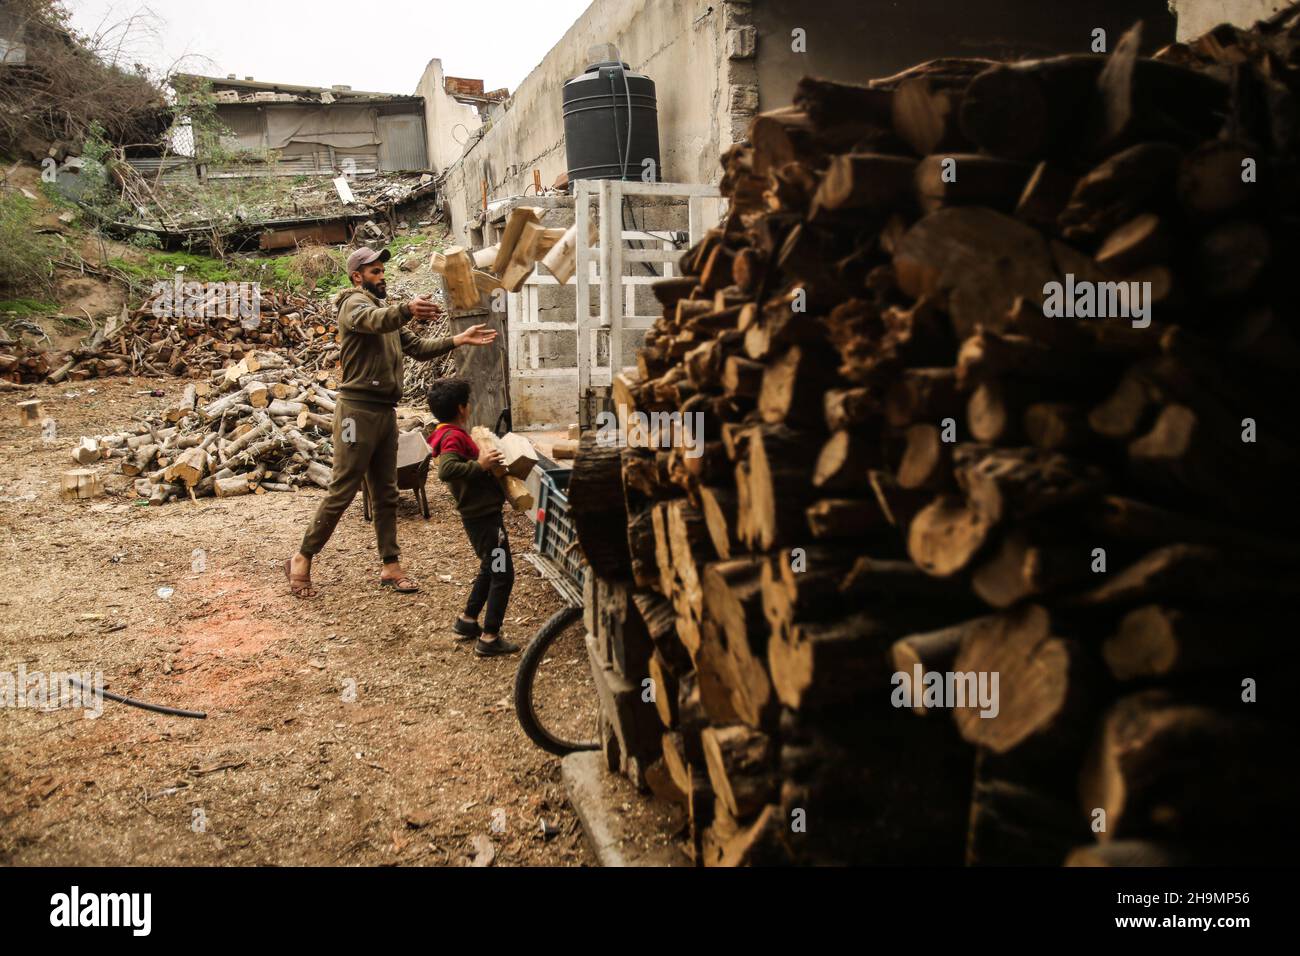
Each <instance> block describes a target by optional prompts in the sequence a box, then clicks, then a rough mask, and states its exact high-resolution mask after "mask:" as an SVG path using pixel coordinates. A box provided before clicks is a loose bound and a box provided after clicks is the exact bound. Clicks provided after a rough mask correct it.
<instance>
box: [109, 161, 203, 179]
mask: <svg viewBox="0 0 1300 956" xmlns="http://www.w3.org/2000/svg"><path fill="white" fill-rule="evenodd" d="M126 162H127V165H129V166H130V167H131V168H132V169H134V170H135V171H136V172H138V173H141V174H142V175H144V176H148V177H149V179H150V181H152V180H153V178H154V177H155V176H157V175H158V169H159V167H162V171H163V174H162V180H163V182H168V183H170V182H177V181H182V182H193V181H194V180H196V179H198V178H199V171H198V169H197V168H196V167H195V165H194V160H192V159H189V158H188V157H185V156H168V157H167V158H166V159H163V158H161V157H158V156H135V157H131V158H129V159H127V161H126Z"/></svg>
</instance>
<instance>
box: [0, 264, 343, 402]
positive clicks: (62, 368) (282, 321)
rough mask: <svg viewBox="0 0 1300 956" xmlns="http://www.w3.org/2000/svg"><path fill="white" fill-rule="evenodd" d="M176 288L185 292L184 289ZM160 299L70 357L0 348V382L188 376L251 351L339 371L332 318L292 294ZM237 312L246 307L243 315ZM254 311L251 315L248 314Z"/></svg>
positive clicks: (212, 292)
mask: <svg viewBox="0 0 1300 956" xmlns="http://www.w3.org/2000/svg"><path fill="white" fill-rule="evenodd" d="M182 288H187V287H185V286H183V287H182ZM198 288H205V289H207V291H205V292H204V293H203V295H202V297H201V298H191V297H190V294H189V293H188V292H185V293H183V294H182V295H179V296H178V295H174V294H172V290H170V289H169V290H168V291H167V292H166V293H160V294H159V295H156V296H154V297H152V298H150V299H149V300H147V301H145V302H144V303H143V304H142V305H141V306H140V307H139V308H137V309H135V310H134V311H125V312H123V314H122V315H121V316H119V317H117V318H114V319H111V320H109V322H108V323H107V324H106V325H105V326H104V327H103V328H100V329H97V330H96V331H95V332H94V333H93V334H92V335H91V336H90V337H88V338H87V339H86V341H85V343H84V344H83V345H80V346H78V347H76V348H72V349H54V348H45V347H42V346H29V345H25V344H23V343H21V342H18V341H4V342H0V378H4V379H6V380H8V381H12V382H51V383H58V382H64V381H67V382H77V381H83V380H85V379H89V378H102V377H104V376H108V375H138V374H151V375H181V376H183V375H186V374H188V373H189V372H191V371H206V370H211V369H213V368H216V367H218V366H223V365H226V364H229V363H230V362H232V361H234V362H237V361H239V360H240V359H241V358H243V357H244V356H245V355H247V354H249V353H251V352H252V351H254V350H277V351H282V352H283V353H284V354H285V355H286V356H287V357H289V358H291V359H292V361H293V362H294V364H295V365H297V366H298V367H299V368H301V369H304V370H307V371H323V372H328V371H330V370H332V369H333V368H334V367H335V366H336V365H337V363H338V356H339V352H338V345H337V343H336V342H335V341H334V333H335V328H336V326H335V320H334V315H333V312H332V310H330V309H329V308H328V306H327V305H325V304H324V303H322V302H317V301H315V300H313V299H310V298H308V297H307V296H304V295H299V294H296V293H289V294H285V293H279V292H274V291H270V290H262V291H261V294H260V298H259V299H257V300H256V301H255V302H254V301H253V300H251V299H240V297H239V294H238V292H237V291H235V289H233V288H231V287H228V286H225V287H223V286H213V287H196V291H195V295H196V296H197V295H198V292H197V289H198ZM241 304H242V305H243V306H244V308H243V312H245V313H249V314H248V315H244V314H241V308H240V306H241ZM254 305H255V306H256V308H254V307H253V306H254Z"/></svg>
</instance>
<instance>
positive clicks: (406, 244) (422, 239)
mask: <svg viewBox="0 0 1300 956" xmlns="http://www.w3.org/2000/svg"><path fill="white" fill-rule="evenodd" d="M429 239H430V237H429V236H394V237H393V241H392V242H390V243H389V244H388V249H389V251H390V252H392V254H393V255H397V254H398V253H399V252H405V251H406V250H407V249H410V248H411V247H413V246H422V245H424V244H425V243H426V242H428V241H429Z"/></svg>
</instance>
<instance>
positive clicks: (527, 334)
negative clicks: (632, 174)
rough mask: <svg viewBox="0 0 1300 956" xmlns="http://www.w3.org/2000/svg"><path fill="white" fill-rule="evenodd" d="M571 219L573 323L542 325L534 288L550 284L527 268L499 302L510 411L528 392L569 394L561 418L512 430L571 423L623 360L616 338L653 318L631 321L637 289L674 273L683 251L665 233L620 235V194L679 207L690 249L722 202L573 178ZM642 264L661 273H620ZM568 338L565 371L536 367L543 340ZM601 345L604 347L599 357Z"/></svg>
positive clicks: (692, 193)
mask: <svg viewBox="0 0 1300 956" xmlns="http://www.w3.org/2000/svg"><path fill="white" fill-rule="evenodd" d="M573 195H574V216H575V221H576V223H577V227H578V237H579V241H578V244H577V250H576V271H575V274H574V277H573V278H572V279H570V280H569V282H568V283H566V284H567V285H571V286H573V287H574V321H572V322H553V321H551V322H543V321H541V319H540V301H539V299H540V296H539V292H540V287H542V286H546V285H557V284H558V283H557V282H556V280H555V278H554V277H553V276H551V275H550V274H549V273H544V272H543V271H542V270H539V269H537V268H534V270H533V272H532V274H531V275H530V276H529V277H528V279H527V280H526V281H525V283H524V285H523V288H522V289H521V290H520V291H519V293H517V294H511V295H509V296H508V297H507V323H506V328H507V330H508V345H507V347H508V351H509V362H510V391H511V396H510V401H511V405H512V407H514V406H517V405H518V406H520V407H521V408H523V407H526V406H527V403H523V402H519V401H518V396H520V395H521V394H522V391H523V390H524V389H527V388H530V387H533V386H543V385H544V383H545V385H546V387H553V388H563V389H566V390H567V389H572V391H571V392H570V393H569V394H570V396H571V399H572V402H571V406H570V405H569V403H568V401H567V400H566V407H569V408H570V411H569V413H568V416H567V417H565V418H564V419H563V420H561V421H520V420H519V419H518V418H517V419H516V425H517V427H520V428H528V427H533V428H547V427H562V426H563V425H564V424H566V423H567V422H569V421H573V420H575V413H576V411H577V410H578V409H580V408H581V407H582V405H583V403H584V401H585V400H586V398H587V396H588V395H589V393H590V391H591V389H592V388H593V387H600V386H608V385H610V384H612V382H613V376H614V372H615V367H616V365H617V364H618V363H620V361H621V358H622V355H623V346H624V333H625V332H631V333H640V334H641V335H644V333H645V331H646V330H647V329H649V328H650V327H651V326H652V325H653V324H654V321H655V319H656V318H657V316H654V315H637V314H635V312H634V309H635V306H636V288H637V286H642V285H649V284H651V283H654V282H658V281H660V280H661V279H665V278H669V277H671V276H673V275H675V274H676V271H675V270H676V265H677V261H678V260H679V259H680V258H681V255H682V252H683V250H680V249H677V248H676V246H675V243H674V238H675V236H674V234H673V233H672V232H666V231H642V230H635V229H624V228H622V226H623V215H622V210H623V199H624V197H626V196H653V197H663V198H668V199H685V200H686V201H687V235H688V236H689V242H690V244H691V245H694V244H695V243H696V242H698V241H699V240H700V238H701V237H702V236H703V235H704V232H705V230H707V229H708V228H709V227H710V226H712V225H714V224H715V223H716V222H718V221H719V220H720V219H721V218H722V210H723V205H722V204H723V200H722V198H721V195H720V193H719V191H718V187H717V186H708V185H695V184H687V183H642V182H620V181H618V180H609V179H603V180H578V181H577V182H575V183H574V184H573ZM593 201H594V202H596V203H597V208H598V211H597V219H596V222H597V224H598V227H599V232H598V234H597V240H596V244H595V245H590V244H589V243H588V242H586V241H585V240H586V237H587V236H588V235H590V225H589V224H590V223H591V215H592V210H591V204H592V202H593ZM629 242H642V243H659V246H658V247H657V248H655V247H651V248H637V249H633V248H629V247H628V245H627V244H628V243H629ZM636 262H645V263H650V264H652V267H661V268H662V271H658V269H657V268H656V272H655V274H654V275H626V274H625V267H626V265H627V264H628V263H636ZM593 286H595V287H596V288H597V289H598V298H597V303H598V306H597V312H596V314H593V313H592V308H591V289H592V287H593ZM556 333H568V334H571V335H574V336H576V362H575V364H574V365H572V366H563V367H549V368H544V367H542V365H541V344H542V337H543V336H544V335H552V334H556ZM602 339H604V340H605V341H604V344H605V346H606V347H605V349H604V350H603V355H604V356H605V360H604V361H602V360H601V356H602V349H601V347H600V346H601V344H602Z"/></svg>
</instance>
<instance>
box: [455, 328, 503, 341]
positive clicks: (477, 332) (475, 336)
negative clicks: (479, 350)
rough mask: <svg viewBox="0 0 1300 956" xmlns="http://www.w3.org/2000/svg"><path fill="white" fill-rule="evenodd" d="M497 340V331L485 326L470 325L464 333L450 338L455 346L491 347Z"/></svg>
mask: <svg viewBox="0 0 1300 956" xmlns="http://www.w3.org/2000/svg"><path fill="white" fill-rule="evenodd" d="M496 339H497V330H496V329H489V328H488V327H487V326H486V325H471V326H470V327H469V328H468V329H466V330H465V331H464V332H460V333H457V334H456V335H453V336H452V337H451V340H452V342H454V343H455V344H456V345H491V344H492V343H493V342H495V341H496Z"/></svg>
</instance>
